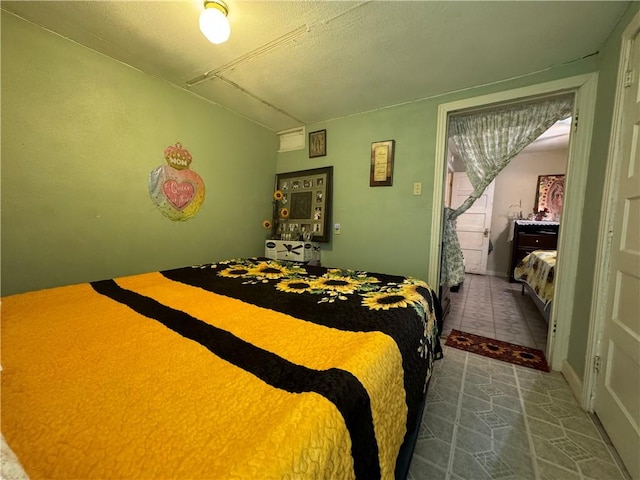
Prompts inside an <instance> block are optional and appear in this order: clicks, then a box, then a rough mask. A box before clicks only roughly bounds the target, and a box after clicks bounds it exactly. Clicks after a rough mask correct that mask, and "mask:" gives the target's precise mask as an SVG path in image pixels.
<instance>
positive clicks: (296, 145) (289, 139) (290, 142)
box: [278, 127, 306, 152]
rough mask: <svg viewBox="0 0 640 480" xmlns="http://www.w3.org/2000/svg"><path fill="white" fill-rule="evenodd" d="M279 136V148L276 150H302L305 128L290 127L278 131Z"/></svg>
mask: <svg viewBox="0 0 640 480" xmlns="http://www.w3.org/2000/svg"><path fill="white" fill-rule="evenodd" d="M278 137H279V138H280V148H278V152H291V151H292V150H302V149H303V148H304V145H305V138H306V137H305V128H304V127H297V128H290V129H289V130H283V131H281V132H278Z"/></svg>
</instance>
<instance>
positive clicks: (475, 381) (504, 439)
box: [409, 275, 630, 480]
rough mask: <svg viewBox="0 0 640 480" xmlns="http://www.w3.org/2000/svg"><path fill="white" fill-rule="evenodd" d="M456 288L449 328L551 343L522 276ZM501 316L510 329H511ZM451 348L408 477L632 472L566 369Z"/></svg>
mask: <svg viewBox="0 0 640 480" xmlns="http://www.w3.org/2000/svg"><path fill="white" fill-rule="evenodd" d="M465 290H466V291H465ZM455 295H457V297H455ZM452 296H454V300H453V305H452V312H453V313H454V314H453V315H451V316H450V317H448V318H447V319H445V330H447V329H448V330H447V331H446V332H445V333H448V331H450V330H451V329H452V328H458V329H460V330H463V331H466V332H470V333H476V334H479V335H485V336H489V337H492V338H499V339H501V340H504V341H510V342H513V343H520V344H522V345H526V346H531V347H534V348H540V349H544V347H545V344H546V324H545V326H544V335H543V332H542V327H541V325H540V322H544V319H543V318H542V317H539V318H537V319H536V318H535V315H534V314H536V313H537V310H535V306H534V305H533V303H531V304H530V305H528V304H527V301H526V300H525V299H528V297H522V298H520V287H519V286H518V285H517V284H509V283H508V280H506V279H501V278H497V277H480V276H477V275H468V276H467V278H466V279H465V284H464V287H463V288H462V289H461V290H460V292H458V293H457V294H452ZM497 299H500V300H503V301H504V303H502V304H501V303H500V302H499V301H498V300H497ZM528 300H529V302H530V301H531V300H530V299H528ZM531 309H533V310H531ZM471 312H474V313H473V314H472V313H471ZM493 312H496V313H495V314H494V313H493ZM538 315H539V314H538ZM474 319H475V320H474ZM498 319H500V320H502V321H498ZM469 320H470V321H471V322H473V321H475V322H476V323H475V325H476V326H478V329H477V330H472V329H471V328H472V327H471V326H469V323H468V322H469ZM502 325H507V326H509V327H510V328H508V329H507V328H505V329H504V330H505V331H504V332H503V331H502V327H501V326H502ZM480 327H482V328H480ZM498 330H500V331H498ZM444 348H445V353H444V359H443V360H439V361H437V362H436V364H435V368H434V373H433V377H432V379H431V385H430V386H429V391H428V393H427V405H426V408H425V412H424V417H423V420H422V426H421V430H420V434H419V437H418V442H417V444H416V448H415V452H414V455H413V460H412V463H411V468H410V470H409V480H421V479H429V480H489V479H496V480H497V479H499V480H516V479H518V480H525V479H526V480H528V479H535V480H629V478H630V477H629V474H628V473H627V472H626V470H624V467H621V466H620V465H621V464H620V463H619V460H618V456H617V453H616V452H615V450H614V448H613V446H612V445H611V443H610V441H609V439H608V437H607V436H606V434H605V433H604V431H603V430H602V428H601V426H600V424H599V422H598V420H597V418H596V417H595V416H593V415H591V414H589V413H586V412H584V411H583V410H582V409H581V408H580V406H579V405H578V402H577V401H576V400H575V399H574V397H573V394H572V393H571V390H570V388H569V385H568V384H567V382H566V381H565V380H564V377H563V376H562V374H561V373H559V372H550V373H544V372H540V371H538V370H533V369H529V368H525V367H519V366H517V365H512V364H509V363H504V362H501V361H499V360H494V359H490V358H487V357H482V356H479V355H475V354H473V353H468V352H464V351H461V350H456V349H454V348H450V347H444Z"/></svg>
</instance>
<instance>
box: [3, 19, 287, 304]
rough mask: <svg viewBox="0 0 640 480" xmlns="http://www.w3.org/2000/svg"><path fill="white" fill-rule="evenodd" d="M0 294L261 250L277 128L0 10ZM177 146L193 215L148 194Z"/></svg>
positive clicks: (270, 187)
mask: <svg viewBox="0 0 640 480" xmlns="http://www.w3.org/2000/svg"><path fill="white" fill-rule="evenodd" d="M1 138H2V204H1V206H2V250H1V253H2V264H1V271H2V295H8V294H12V293H16V292H22V291H27V290H34V289H40V288H45V287H50V286H56V285H64V284H70V283H77V282H83V281H90V280H97V279H103V278H112V277H116V276H122V275H128V274H134V273H140V272H147V271H156V270H159V269H166V268H173V267H178V266H184V265H190V264H196V263H202V262H208V261H215V260H220V259H224V258H231V257H236V256H248V255H258V254H262V253H263V252H264V238H265V232H264V230H263V229H262V220H263V219H264V218H267V217H268V216H269V215H270V213H271V204H270V198H271V193H272V188H273V176H274V173H275V165H276V157H275V152H276V149H277V138H276V135H275V134H274V133H273V132H271V131H269V130H267V129H265V128H262V127H260V126H258V125H256V124H255V123H252V122H249V121H247V120H246V119H244V118H242V117H240V116H238V115H235V114H233V113H231V112H229V111H227V110H224V109H222V108H220V107H218V106H216V105H214V104H212V103H209V102H207V101H205V100H203V99H201V98H199V97H197V96H195V95H193V94H190V93H188V92H186V91H184V90H181V89H178V88H176V87H173V86H171V85H169V84H167V83H165V82H163V81H161V80H158V79H156V78H154V77H151V76H148V75H146V74H144V73H141V72H139V71H137V70H135V69H133V68H130V67H128V66H126V65H123V64H122V63H120V62H117V61H115V60H113V59H111V58H108V57H105V56H103V55H101V54H98V53H96V52H94V51H92V50H89V49H87V48H84V47H82V46H80V45H78V44H76V43H74V42H71V41H69V40H66V39H64V38H62V37H60V36H57V35H54V34H52V33H50V32H48V31H45V30H43V29H41V28H39V27H36V26H34V25H32V24H30V23H27V22H25V21H23V20H21V19H19V18H17V17H14V16H12V15H11V14H7V13H6V12H2V137H1ZM178 141H179V142H182V144H183V145H184V147H185V148H187V149H188V150H189V151H190V152H191V154H192V156H193V163H192V164H191V168H192V169H193V170H194V171H196V172H197V173H198V174H199V175H200V176H201V177H202V178H203V180H204V183H205V186H206V197H205V201H204V204H203V206H202V208H201V209H200V211H199V212H198V214H197V215H196V216H195V217H193V218H192V219H190V220H187V221H186V222H173V221H171V220H169V219H167V218H166V217H164V216H163V215H162V214H161V213H160V212H159V211H158V210H157V209H156V207H155V206H154V205H153V204H152V202H151V199H150V197H149V194H148V190H147V179H148V175H149V172H151V170H153V169H154V168H155V167H157V166H159V165H162V164H164V162H165V161H164V157H163V150H164V148H165V147H167V146H168V145H172V144H175V143H176V142H178Z"/></svg>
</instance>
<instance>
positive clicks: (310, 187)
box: [273, 167, 333, 242]
mask: <svg viewBox="0 0 640 480" xmlns="http://www.w3.org/2000/svg"><path fill="white" fill-rule="evenodd" d="M332 185H333V167H323V168H314V169H311V170H300V171H297V172H288V173H278V174H277V175H276V185H275V189H276V192H280V193H281V194H280V195H278V197H279V198H280V200H278V201H277V205H276V208H274V219H273V226H274V233H275V236H276V238H279V237H280V236H281V235H282V234H283V233H293V234H294V236H296V235H299V236H300V238H302V237H303V236H304V234H305V233H307V234H308V233H309V232H311V233H312V238H311V241H314V242H328V241H329V240H330V231H331V230H330V225H331V193H332Z"/></svg>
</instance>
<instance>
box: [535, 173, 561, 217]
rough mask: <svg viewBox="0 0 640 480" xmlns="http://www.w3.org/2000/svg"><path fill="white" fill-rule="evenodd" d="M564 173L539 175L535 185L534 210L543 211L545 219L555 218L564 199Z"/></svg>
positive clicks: (558, 214)
mask: <svg viewBox="0 0 640 480" xmlns="http://www.w3.org/2000/svg"><path fill="white" fill-rule="evenodd" d="M564 177H565V176H564V175H540V176H539V177H538V185H537V187H536V201H535V206H534V207H533V209H534V210H535V212H536V213H537V212H544V211H545V209H546V210H547V212H546V215H545V216H544V218H545V220H557V219H559V218H560V214H561V213H562V204H563V201H564Z"/></svg>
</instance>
